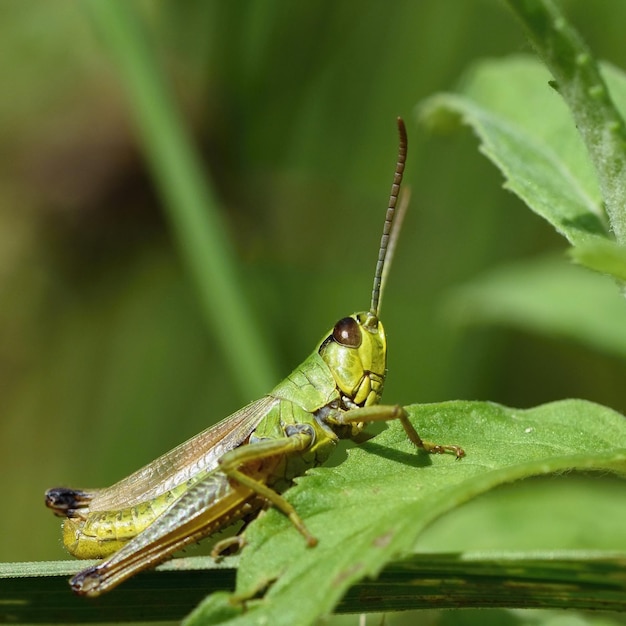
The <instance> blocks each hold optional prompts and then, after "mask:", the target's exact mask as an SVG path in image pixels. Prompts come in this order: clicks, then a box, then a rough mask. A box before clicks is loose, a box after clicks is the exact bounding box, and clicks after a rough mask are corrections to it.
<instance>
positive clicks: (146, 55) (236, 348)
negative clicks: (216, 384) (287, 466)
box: [87, 0, 278, 398]
mask: <svg viewBox="0 0 626 626" xmlns="http://www.w3.org/2000/svg"><path fill="white" fill-rule="evenodd" d="M87 6H88V7H89V9H90V11H91V14H92V16H93V18H94V19H95V22H96V24H97V26H98V27H99V30H100V31H101V33H102V34H103V36H104V38H105V40H106V42H107V43H108V45H109V48H110V50H111V54H112V55H113V57H114V59H115V62H116V65H117V68H118V70H119V73H120V77H121V79H122V81H123V83H124V85H125V87H126V90H127V92H128V100H129V104H130V106H131V109H132V112H133V114H134V118H135V121H136V124H137V128H138V130H139V135H140V139H141V142H142V145H143V148H144V152H145V155H146V158H147V161H148V163H149V165H150V168H151V170H152V174H153V177H154V180H155V184H156V185H157V187H158V189H159V191H160V193H161V195H162V197H163V201H164V206H165V209H166V212H167V217H168V218H169V221H170V224H171V227H172V232H173V234H174V236H175V238H176V242H177V244H178V247H179V250H180V254H181V256H182V258H183V260H184V262H185V263H186V265H187V267H188V271H189V273H190V274H191V276H192V278H193V280H194V282H195V285H196V289H197V292H198V295H199V298H200V302H201V306H202V309H203V311H204V313H205V315H206V318H207V322H208V325H209V326H210V327H211V328H212V329H213V333H214V336H215V337H216V339H217V341H219V342H220V344H221V349H222V356H223V358H224V360H225V362H227V363H228V365H229V367H230V369H231V371H232V373H233V376H234V378H235V379H236V380H237V382H238V384H239V387H240V389H241V390H242V394H243V395H244V396H245V397H246V398H249V397H250V396H253V397H254V396H260V395H262V394H263V393H266V392H267V390H268V389H270V388H271V387H272V386H273V385H274V384H275V383H276V380H278V376H277V374H276V372H277V368H276V366H275V364H274V361H273V354H274V353H273V351H272V350H270V349H269V347H268V346H267V345H266V343H265V341H264V340H263V337H262V334H261V332H260V329H259V328H258V325H257V324H256V323H255V321H254V318H253V316H252V315H251V314H250V307H248V306H247V305H246V302H245V298H244V297H243V295H242V287H241V282H240V280H239V278H238V276H237V271H236V262H235V255H234V252H233V250H232V246H231V245H230V244H229V236H228V232H227V229H226V227H225V224H224V220H223V219H222V217H221V215H220V210H219V202H218V200H217V198H216V195H215V192H214V190H213V189H212V186H211V184H210V181H209V180H208V178H207V175H206V173H205V172H204V171H203V169H202V167H201V164H200V157H199V155H198V153H197V150H196V149H195V148H194V146H193V144H192V141H191V139H190V137H189V135H188V132H187V130H186V128H185V124H184V122H183V120H182V117H181V113H180V111H179V109H178V108H177V106H176V104H175V102H174V101H173V98H172V96H171V93H170V91H169V89H168V87H167V85H166V83H165V80H164V77H163V75H162V73H161V71H160V69H159V67H158V65H157V62H156V59H155V55H154V53H153V51H152V50H151V48H150V45H149V41H148V35H147V33H146V32H145V29H144V26H143V24H142V23H141V21H140V18H139V16H138V14H137V13H136V9H135V5H134V3H130V2H127V1H126V0H104V1H103V0H88V3H87Z"/></svg>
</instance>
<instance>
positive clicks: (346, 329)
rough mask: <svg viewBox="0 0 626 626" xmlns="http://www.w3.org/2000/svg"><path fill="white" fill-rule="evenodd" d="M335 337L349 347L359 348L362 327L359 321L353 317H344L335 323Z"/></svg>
mask: <svg viewBox="0 0 626 626" xmlns="http://www.w3.org/2000/svg"><path fill="white" fill-rule="evenodd" d="M333 339H334V340H335V341H336V342H337V343H339V344H341V345H342V346H346V347H348V348H358V347H359V346H360V345H361V329H360V328H359V323H358V322H357V321H356V320H355V319H353V318H352V317H344V318H343V319H342V320H339V321H338V322H337V323H336V324H335V328H334V329H333Z"/></svg>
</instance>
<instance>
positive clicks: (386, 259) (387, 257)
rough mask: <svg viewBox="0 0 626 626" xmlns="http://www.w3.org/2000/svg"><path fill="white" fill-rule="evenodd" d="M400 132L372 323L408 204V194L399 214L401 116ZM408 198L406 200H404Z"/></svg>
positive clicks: (404, 146)
mask: <svg viewBox="0 0 626 626" xmlns="http://www.w3.org/2000/svg"><path fill="white" fill-rule="evenodd" d="M398 134H399V135H400V143H399V146H398V161H397V163H396V171H395V173H394V175H393V184H392V185H391V195H390V196H389V206H388V208H387V214H386V215H385V224H384V226H383V235H382V237H381V238H380V249H379V250H378V262H377V263H376V272H375V273H374V286H373V288H372V303H371V305H370V315H371V316H372V324H373V323H374V321H375V320H378V313H379V311H380V303H381V301H382V291H383V288H384V286H385V280H386V278H387V275H388V274H389V267H390V266H391V260H392V257H393V252H394V250H395V246H396V241H397V239H398V234H399V231H400V224H401V223H402V217H403V214H404V211H406V207H407V206H408V194H405V196H404V197H403V202H401V203H400V207H399V210H398V215H397V217H396V219H395V220H394V216H395V214H396V203H397V201H398V194H399V193H400V185H401V183H402V175H403V174H404V166H405V164H406V151H407V145H408V140H407V136H406V127H405V126H404V121H403V120H402V118H401V117H399V118H398ZM405 199H406V201H404V200H405Z"/></svg>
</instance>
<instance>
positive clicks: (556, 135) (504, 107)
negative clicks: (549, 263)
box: [420, 56, 626, 245]
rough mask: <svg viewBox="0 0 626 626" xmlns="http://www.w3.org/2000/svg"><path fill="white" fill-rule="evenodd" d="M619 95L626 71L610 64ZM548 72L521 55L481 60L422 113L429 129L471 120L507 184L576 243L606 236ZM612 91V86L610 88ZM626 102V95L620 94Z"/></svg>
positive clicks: (576, 139) (584, 161)
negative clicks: (453, 89)
mask: <svg viewBox="0 0 626 626" xmlns="http://www.w3.org/2000/svg"><path fill="white" fill-rule="evenodd" d="M605 72H606V77H607V79H608V82H609V84H610V85H611V87H612V86H613V84H615V85H616V89H615V94H616V95H617V97H618V98H620V99H622V96H623V94H624V83H625V82H626V81H624V75H623V74H622V73H621V72H620V71H619V70H616V69H614V68H610V67H606V69H605ZM549 80H550V75H549V73H548V72H547V71H546V70H545V68H544V67H543V66H542V65H541V64H540V63H539V62H538V61H536V60H535V59H533V58H529V57H523V56H516V57H510V58H507V59H504V60H488V61H482V62H480V63H478V64H476V65H475V66H474V68H473V69H472V71H470V72H469V73H468V74H467V75H466V77H465V79H464V81H463V83H462V86H461V90H460V93H458V94H452V93H443V94H438V95H435V96H433V97H431V98H428V99H427V100H426V101H425V102H424V103H423V104H422V105H421V107H420V117H421V119H422V120H423V121H424V122H426V123H427V124H428V125H429V126H430V127H431V128H442V127H443V128H445V127H446V126H450V123H451V122H454V123H458V122H459V121H460V122H462V123H464V124H468V125H470V126H471V127H472V129H473V130H474V132H475V133H476V134H477V135H478V137H479V139H480V141H481V151H482V152H483V153H484V154H485V155H486V156H487V157H488V158H489V159H490V160H491V161H492V162H493V163H494V164H495V165H496V166H497V167H498V168H499V169H500V170H501V172H502V173H503V175H504V177H505V187H507V188H508V189H510V190H511V191H513V192H514V193H515V194H517V195H518V196H519V197H520V198H521V199H522V200H523V201H524V202H525V203H526V204H527V205H528V206H529V207H530V208H531V209H532V210H533V211H535V212H536V213H537V214H538V215H540V216H542V217H543V218H544V219H546V220H547V221H548V222H550V223H551V224H552V225H553V226H554V227H555V228H556V229H557V231H558V232H559V233H561V234H562V235H563V236H565V237H566V238H567V239H568V240H569V241H570V243H572V244H574V245H577V244H581V243H586V242H590V241H594V240H597V239H599V238H606V237H608V227H607V223H606V218H605V215H604V212H603V209H602V204H601V197H600V192H599V189H598V183H597V179H596V176H595V172H594V170H593V167H592V165H591V163H590V161H589V158H588V155H587V152H586V150H585V147H584V145H583V142H582V140H581V138H580V136H579V135H578V133H577V131H576V128H575V126H574V123H573V121H572V118H571V115H570V113H569V111H568V109H567V107H566V106H565V104H564V103H563V101H562V99H561V97H560V96H559V94H558V93H556V92H555V91H554V90H553V89H551V88H550V87H549V85H548V81H549ZM612 91H613V89H612ZM618 105H621V106H622V107H625V106H626V100H623V99H622V101H621V102H619V101H618Z"/></svg>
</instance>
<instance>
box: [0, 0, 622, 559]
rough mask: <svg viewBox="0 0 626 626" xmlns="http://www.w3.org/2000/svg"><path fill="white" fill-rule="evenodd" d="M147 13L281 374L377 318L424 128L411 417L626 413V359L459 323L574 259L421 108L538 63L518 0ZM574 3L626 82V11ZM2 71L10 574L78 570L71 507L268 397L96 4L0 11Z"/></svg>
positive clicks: (407, 240) (416, 182)
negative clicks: (500, 406) (338, 327)
mask: <svg viewBox="0 0 626 626" xmlns="http://www.w3.org/2000/svg"><path fill="white" fill-rule="evenodd" d="M130 1H131V0H129V2H130ZM131 4H133V5H134V6H135V7H136V9H137V10H138V11H139V13H140V16H141V19H142V22H144V25H145V27H146V28H147V29H148V32H149V34H150V38H151V42H152V44H153V45H154V48H155V51H156V54H157V57H158V61H159V64H160V66H161V67H162V68H163V70H164V71H165V72H166V74H167V79H168V83H169V85H170V88H171V90H172V92H173V94H174V95H175V98H176V100H177V102H178V105H179V106H180V107H181V109H182V111H183V112H184V117H185V119H186V121H187V123H188V126H189V129H190V130H191V132H192V133H193V136H194V140H195V142H196V144H197V146H198V148H199V149H200V151H201V154H202V158H203V164H204V166H205V168H206V176H207V177H208V178H209V179H211V180H212V181H213V184H214V186H215V187H216V189H217V191H218V194H219V198H220V202H221V206H222V210H223V216H224V218H225V219H226V221H227V224H228V229H229V232H230V235H231V237H232V241H233V242H234V246H235V249H236V254H237V259H238V262H239V264H240V275H241V278H242V289H244V290H245V294H246V297H247V299H248V302H249V307H250V310H251V313H252V315H253V317H254V318H255V319H256V320H258V323H259V326H260V327H261V329H262V332H263V334H264V338H265V340H266V342H267V344H268V345H269V346H270V348H269V349H270V351H271V353H272V358H273V360H274V362H275V363H276V371H275V372H266V373H265V374H264V375H266V376H267V379H268V380H270V381H272V383H273V382H277V381H278V380H279V379H280V378H282V377H284V376H285V375H286V374H288V373H289V372H290V371H291V369H293V368H294V367H295V366H296V365H297V364H298V363H299V362H301V361H302V360H303V359H304V357H305V356H306V355H308V354H309V352H310V351H311V350H312V349H313V348H314V346H315V344H316V342H317V341H318V340H319V339H320V337H321V336H322V334H323V333H324V332H326V330H327V329H328V328H330V327H331V326H332V324H333V323H334V322H335V321H336V320H337V319H338V318H340V317H343V316H344V315H346V314H348V313H351V312H353V311H355V310H361V309H364V308H367V306H368V304H369V296H370V289H371V279H372V273H373V269H374V265H375V259H376V254H377V249H378V242H379V237H380V228H381V226H382V221H383V216H384V209H385V207H386V202H387V198H388V193H389V187H390V183H391V179H392V173H393V167H394V164H395V157H396V150H397V133H396V128H395V118H396V116H397V115H402V116H403V117H404V118H405V119H406V121H407V126H408V130H409V143H410V147H409V162H408V168H407V174H406V178H405V181H406V182H408V183H409V184H410V185H411V186H412V189H413V200H412V206H411V209H410V212H409V214H408V216H407V219H406V222H405V228H404V232H403V235H402V238H401V241H400V245H399V248H398V253H397V256H396V260H395V264H394V268H393V271H392V274H391V279H390V281H389V285H388V289H387V291H386V295H385V302H384V308H383V319H384V322H385V325H386V329H387V333H388V338H389V344H390V354H389V376H388V382H387V387H386V392H385V398H386V400H387V401H389V402H399V403H404V404H408V403H413V402H436V401H441V400H448V399H457V398H458V399H461V398H462V399H488V400H494V401H497V402H502V403H504V404H507V405H511V406H518V407H529V406H533V405H536V404H539V403H542V402H547V401H550V400H555V399H560V398H564V397H582V398H586V399H589V400H594V401H597V402H601V403H603V404H606V405H608V406H611V407H613V408H615V409H617V410H619V411H626V393H625V392H624V384H623V381H624V375H625V374H626V368H625V367H624V363H623V362H622V361H620V360H619V359H617V358H616V357H613V356H606V355H604V354H601V353H599V352H595V351H593V350H591V349H589V348H586V347H583V346H577V345H574V344H572V343H570V342H567V341H565V340H563V339H559V338H556V337H538V336H536V335H532V334H530V333H525V332H523V331H519V330H511V329H503V328H461V327H458V326H455V325H454V324H452V323H451V318H452V317H453V316H451V315H450V311H449V310H447V309H446V307H445V302H446V298H447V297H448V295H449V293H450V290H451V289H452V288H454V287H455V286H459V285H462V284H463V283H464V281H467V280H469V279H471V278H473V277H475V276H477V275H479V274H480V273H481V272H482V271H484V270H487V269H489V268H493V267H496V266H498V265H500V264H503V263H506V262H509V261H512V260H517V259H527V258H533V257H534V256H536V255H540V254H543V253H545V252H546V251H555V252H556V253H557V254H559V253H561V252H562V251H563V250H564V249H565V241H564V240H563V239H561V238H560V237H559V236H557V235H556V234H555V233H554V232H553V231H552V229H551V227H550V226H548V225H547V224H545V223H543V222H542V221H541V220H540V219H539V218H537V217H536V216H534V215H533V214H532V213H531V212H530V211H528V210H527V209H526V208H525V207H524V206H523V205H522V204H521V202H519V201H518V200H517V199H516V198H515V197H513V196H512V195H511V194H509V193H507V192H505V191H503V190H502V188H501V178H500V175H499V174H498V172H497V171H495V169H494V168H493V167H492V166H491V165H490V164H489V163H487V161H486V160H485V159H484V158H482V157H481V156H479V155H478V153H477V151H476V141H475V140H474V138H473V137H471V135H470V134H469V132H464V133H461V134H459V135H455V136H452V137H446V138H443V139H442V138H440V137H429V136H428V135H426V134H425V132H424V131H423V129H421V128H419V126H418V124H417V122H416V117H415V112H414V107H415V105H416V104H417V103H418V102H419V101H420V100H421V99H422V98H424V97H426V96H428V95H430V94H432V93H434V92H436V91H440V90H446V89H451V88H453V87H454V84H455V82H456V81H457V80H458V79H459V78H460V76H461V75H462V73H463V71H464V69H466V68H467V67H468V66H469V65H470V64H471V63H472V61H473V60H475V59H478V58H481V57H485V56H502V55H507V54H511V53H517V52H520V51H528V50H529V47H528V45H527V43H526V42H525V39H524V36H523V33H522V31H521V29H520V28H519V27H518V24H517V23H516V22H515V20H514V19H513V17H512V16H511V15H510V14H509V13H508V11H507V10H506V9H505V8H504V6H503V5H501V4H500V3H499V2H497V1H495V0H471V1H469V2H468V1H463V2H460V1H458V0H422V1H420V2H414V1H410V0H397V1H396V2H393V3H382V2H381V3H371V4H369V5H364V4H363V3H359V2H355V1H352V0H350V1H348V0H346V1H339V2H336V1H330V0H320V1H318V2H311V3H295V2H294V3H289V2H277V1H266V2H251V1H249V2H244V1H239V0H230V1H229V2H223V1H222V2H220V1H217V0H216V1H208V0H184V1H183V0H171V1H168V0H153V1H145V2H139V1H137V2H131ZM565 8H566V11H567V13H568V14H569V16H570V17H571V19H572V21H573V22H574V24H576V25H577V26H578V27H579V28H580V29H581V31H582V32H583V34H584V36H585V38H586V39H587V41H588V43H589V44H590V46H591V48H592V49H593V50H594V51H595V52H596V54H597V55H598V56H599V57H600V58H605V59H608V60H610V61H612V62H613V63H615V64H616V65H618V66H621V67H626V48H625V47H624V44H623V41H624V39H623V38H624V33H623V25H624V23H626V4H625V3H624V2H623V0H596V2H593V3H590V2H588V1H586V0H577V1H573V0H572V1H570V2H567V3H565ZM0 72H1V75H2V97H0V137H2V141H1V142H0V298H1V302H2V306H1V308H0V385H1V393H0V476H1V484H2V488H3V495H4V498H5V499H4V502H5V507H4V515H3V516H2V520H1V521H0V559H1V560H3V561H11V560H16V561H23V560H40V559H54V558H64V557H65V556H66V553H65V552H64V550H63V548H62V546H61V540H60V532H59V522H58V521H57V520H55V519H53V518H52V516H51V515H50V513H49V512H48V511H46V510H45V509H44V506H43V493H44V491H45V489H46V488H48V487H51V486H56V485H72V486H79V487H80V486H87V487H89V486H104V485H108V484H110V483H112V482H113V481H115V480H117V479H119V478H121V477H123V476H125V475H127V474H128V473H130V472H131V471H133V470H134V469H137V468H138V467H139V466H141V465H143V464H144V463H146V462H148V461H150V460H152V459H153V458H155V457H156V456H158V455H159V454H161V453H163V452H165V451H166V450H168V449H170V448H171V447H173V446H174V445H176V444H178V443H179V442H181V441H183V440H184V439H186V438H188V437H190V436H192V435H193V434H195V433H197V432H199V431H200V430H202V429H203V428H205V427H206V426H208V425H210V424H211V423H213V422H215V421H217V420H219V419H221V418H223V417H224V416H226V415H227V414H228V413H229V412H231V411H233V410H235V409H237V408H239V407H240V406H242V405H243V404H244V403H246V402H247V401H249V400H251V399H253V397H254V392H253V391H252V390H250V391H249V392H248V393H246V392H242V391H241V385H240V384H238V383H237V382H236V381H235V378H234V377H233V374H232V372H231V371H230V370H228V369H226V368H225V367H224V365H223V361H224V359H223V355H222V354H221V353H220V352H219V349H218V347H217V342H216V339H215V335H214V332H213V331H212V329H211V328H209V327H207V324H206V323H205V321H204V318H203V315H202V313H201V310H200V306H199V304H198V296H197V293H196V290H195V289H194V285H193V283H192V281H191V279H190V278H189V276H188V275H187V273H186V271H185V268H184V265H183V263H182V262H181V258H180V254H179V250H178V248H177V246H176V244H175V242H174V239H173V236H172V233H171V231H170V230H169V229H168V223H167V220H166V219H165V217H164V212H163V210H162V207H161V204H160V198H159V195H158V193H157V192H156V191H155V186H154V184H153V180H152V179H151V175H150V173H149V172H148V170H147V167H146V165H145V158H144V155H143V154H142V148H141V145H140V143H139V141H138V135H137V132H136V125H135V120H134V119H133V118H132V115H131V109H130V106H129V102H128V99H127V94H126V93H125V91H124V88H123V85H122V83H121V81H120V79H119V76H118V73H117V69H116V66H115V65H114V63H113V62H112V60H111V55H110V51H109V49H108V48H107V46H106V44H105V43H104V42H103V40H102V38H101V37H100V33H99V30H98V25H97V24H96V23H95V22H94V20H93V16H91V15H90V14H89V12H88V11H86V4H85V3H81V2H75V1H72V0H55V2H49V1H46V0H0ZM565 262H566V261H565V260H564V263H565ZM270 384H271V383H270Z"/></svg>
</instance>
